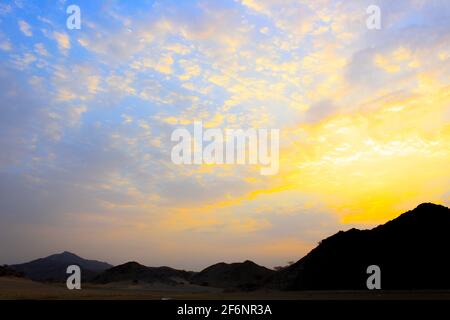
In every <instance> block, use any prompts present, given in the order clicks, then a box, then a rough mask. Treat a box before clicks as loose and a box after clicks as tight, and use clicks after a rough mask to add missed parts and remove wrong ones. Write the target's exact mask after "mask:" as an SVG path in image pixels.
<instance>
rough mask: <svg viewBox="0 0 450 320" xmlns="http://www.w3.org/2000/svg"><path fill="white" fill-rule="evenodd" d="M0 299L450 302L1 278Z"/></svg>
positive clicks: (441, 296)
mask: <svg viewBox="0 0 450 320" xmlns="http://www.w3.org/2000/svg"><path fill="white" fill-rule="evenodd" d="M0 299H2V300H5V299H13V300H24V299H26V300H61V299H62V300H77V299H82V300H105V299H106V300H165V299H175V300H178V299H179V300H208V299H214V300H227V299H229V300H235V299H237V300H380V299H382V300H423V299H426V300H450V291H382V290H379V291H271V290H261V291H252V292H239V291H226V290H223V289H218V288H208V287H201V286H194V285H184V286H167V285H163V284H152V285H132V284H130V283H115V284H109V285H92V284H85V285H84V286H82V289H81V290H68V289H67V288H66V287H65V285H64V284H53V283H40V282H34V281H31V280H27V279H22V278H12V277H11V278H9V277H4V278H0Z"/></svg>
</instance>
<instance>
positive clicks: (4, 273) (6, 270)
mask: <svg viewBox="0 0 450 320" xmlns="http://www.w3.org/2000/svg"><path fill="white" fill-rule="evenodd" d="M23 276H24V274H23V273H22V272H19V271H16V270H14V269H13V268H11V267H9V266H7V265H4V266H0V277H16V278H22V277H23Z"/></svg>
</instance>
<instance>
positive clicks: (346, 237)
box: [268, 203, 450, 290]
mask: <svg viewBox="0 0 450 320" xmlns="http://www.w3.org/2000/svg"><path fill="white" fill-rule="evenodd" d="M449 248H450V209H449V208H447V207H444V206H441V205H435V204H432V203H424V204H421V205H419V206H418V207H417V208H415V209H414V210H412V211H408V212H406V213H404V214H402V215H400V216H399V217H398V218H396V219H394V220H392V221H389V222H387V223H386V224H384V225H380V226H378V227H376V228H374V229H372V230H358V229H351V230H348V231H346V232H343V231H340V232H338V233H336V234H335V235H333V236H331V237H329V238H327V239H325V240H323V241H322V242H321V243H320V244H319V245H318V246H317V247H316V248H315V249H313V250H312V251H311V252H310V253H309V254H307V255H306V256H305V257H303V258H302V259H300V260H299V261H298V262H296V263H294V264H293V265H291V266H289V267H286V268H285V269H283V270H280V271H279V272H277V273H276V274H275V275H274V276H273V277H272V278H271V279H270V281H269V282H268V286H269V287H272V288H278V289H287V290H343V289H367V287H366V280H367V278H368V277H369V275H368V274H367V273H366V270H367V267H368V266H370V265H377V266H379V267H380V269H381V288H382V289H449V288H450V273H449V270H450V255H449Z"/></svg>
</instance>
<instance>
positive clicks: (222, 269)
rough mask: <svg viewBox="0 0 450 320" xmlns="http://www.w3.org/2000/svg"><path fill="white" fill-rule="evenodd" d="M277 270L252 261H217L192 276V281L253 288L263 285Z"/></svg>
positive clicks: (221, 286) (218, 286)
mask: <svg viewBox="0 0 450 320" xmlns="http://www.w3.org/2000/svg"><path fill="white" fill-rule="evenodd" d="M274 273H275V271H273V270H270V269H267V268H265V267H262V266H259V265H257V264H256V263H254V262H252V261H249V260H247V261H245V262H242V263H231V264H227V263H223V262H221V263H217V264H214V265H212V266H210V267H208V268H206V269H204V270H203V271H201V272H199V273H197V274H195V275H194V276H193V277H192V282H193V283H196V284H200V285H204V286H210V287H217V288H238V289H242V290H253V289H256V288H258V287H260V286H261V284H263V283H264V282H265V281H266V280H267V279H268V278H269V277H270V276H272V275H273V274H274Z"/></svg>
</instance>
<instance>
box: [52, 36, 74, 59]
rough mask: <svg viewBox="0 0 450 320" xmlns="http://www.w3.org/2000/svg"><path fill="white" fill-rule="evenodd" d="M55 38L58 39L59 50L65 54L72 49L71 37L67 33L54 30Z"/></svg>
mask: <svg viewBox="0 0 450 320" xmlns="http://www.w3.org/2000/svg"><path fill="white" fill-rule="evenodd" d="M53 38H54V39H55V40H56V42H57V44H58V48H59V50H60V51H61V52H62V53H63V54H67V52H68V50H69V49H70V38H69V36H68V35H67V33H64V32H57V31H55V32H53Z"/></svg>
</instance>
